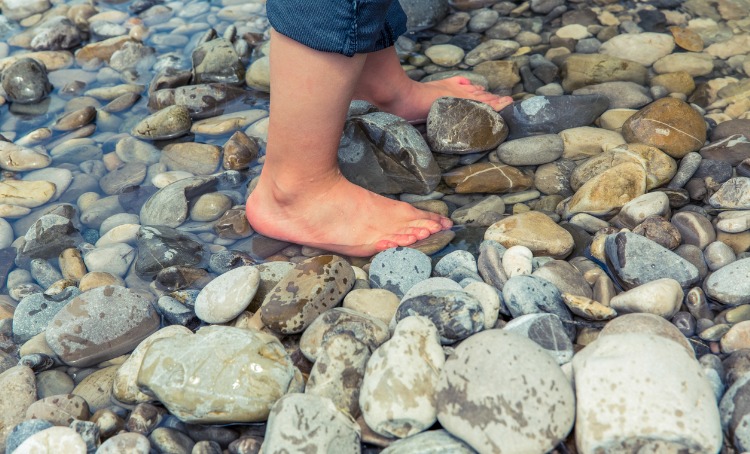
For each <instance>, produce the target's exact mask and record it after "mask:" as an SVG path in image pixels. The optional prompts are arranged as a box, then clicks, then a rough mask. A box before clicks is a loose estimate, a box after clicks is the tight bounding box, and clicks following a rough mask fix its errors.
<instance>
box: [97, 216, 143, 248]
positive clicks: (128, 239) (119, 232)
mask: <svg viewBox="0 0 750 454" xmlns="http://www.w3.org/2000/svg"><path fill="white" fill-rule="evenodd" d="M115 216H117V215H115ZM140 228H141V226H140V224H121V225H118V226H117V227H113V228H111V229H109V230H107V232H106V233H105V234H103V235H101V236H100V237H99V239H98V240H97V241H96V247H101V246H108V245H112V244H116V243H127V244H130V245H133V246H135V245H136V237H137V235H138V231H139V230H140ZM100 230H101V228H100Z"/></svg>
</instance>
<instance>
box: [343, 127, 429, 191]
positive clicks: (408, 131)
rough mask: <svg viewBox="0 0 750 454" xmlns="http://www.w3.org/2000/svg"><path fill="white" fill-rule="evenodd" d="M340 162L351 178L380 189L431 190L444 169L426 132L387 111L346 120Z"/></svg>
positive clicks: (372, 188) (348, 177)
mask: <svg viewBox="0 0 750 454" xmlns="http://www.w3.org/2000/svg"><path fill="white" fill-rule="evenodd" d="M338 162H339V166H340V168H341V172H342V174H343V175H344V176H345V177H346V178H347V179H349V180H350V181H352V182H353V183H355V184H358V185H360V186H363V187H365V188H367V189H369V190H371V191H374V192H377V193H386V194H398V193H402V192H408V193H412V194H429V193H430V192H432V191H433V190H434V189H435V187H436V186H437V184H438V182H439V181H440V169H439V167H438V165H437V163H436V162H435V159H434V157H433V156H432V152H431V151H430V148H429V146H428V145H427V142H425V140H424V139H423V138H422V135H421V134H419V132H418V131H417V130H416V129H415V128H414V127H413V126H412V125H410V124H409V123H408V122H407V121H405V120H403V119H401V118H399V117H396V116H395V115H391V114H387V113H384V112H373V113H368V114H365V115H357V116H354V117H352V118H351V119H349V120H348V121H347V122H346V124H345V126H344V134H343V136H342V138H341V142H340V144H339V149H338Z"/></svg>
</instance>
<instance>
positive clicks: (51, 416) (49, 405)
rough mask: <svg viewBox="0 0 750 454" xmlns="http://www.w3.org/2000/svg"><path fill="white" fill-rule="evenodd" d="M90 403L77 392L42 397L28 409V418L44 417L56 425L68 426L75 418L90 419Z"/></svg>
mask: <svg viewBox="0 0 750 454" xmlns="http://www.w3.org/2000/svg"><path fill="white" fill-rule="evenodd" d="M89 415H90V412H89V405H88V404H87V403H86V400H85V399H84V398H83V397H81V396H77V395H75V394H58V395H57V396H49V397H45V398H44V399H40V400H38V401H36V402H34V403H33V404H31V405H30V406H29V408H28V409H27V410H26V419H43V420H46V421H49V422H51V423H52V424H54V425H56V426H67V425H69V424H70V423H72V422H73V421H74V420H76V419H78V420H82V421H86V420H87V419H89Z"/></svg>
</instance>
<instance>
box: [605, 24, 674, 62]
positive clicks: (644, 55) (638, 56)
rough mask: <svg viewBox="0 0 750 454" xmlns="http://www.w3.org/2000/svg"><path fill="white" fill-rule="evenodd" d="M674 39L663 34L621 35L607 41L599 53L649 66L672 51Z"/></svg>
mask: <svg viewBox="0 0 750 454" xmlns="http://www.w3.org/2000/svg"><path fill="white" fill-rule="evenodd" d="M674 46H675V41H674V38H673V37H671V36H669V35H666V34H664V33H648V32H646V33H638V34H622V35H617V36H615V37H614V38H612V39H610V40H608V41H607V42H605V43H604V44H602V47H600V48H599V53H602V54H607V55H612V56H614V57H618V58H622V59H624V60H630V61H634V62H636V63H640V64H641V65H643V66H651V65H653V64H654V62H656V61H657V60H658V59H660V58H662V57H664V56H666V55H669V54H671V53H672V50H674Z"/></svg>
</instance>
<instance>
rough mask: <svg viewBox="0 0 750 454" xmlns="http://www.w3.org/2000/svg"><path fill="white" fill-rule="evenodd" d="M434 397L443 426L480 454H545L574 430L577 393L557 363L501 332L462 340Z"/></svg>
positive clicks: (527, 342) (529, 344) (531, 344)
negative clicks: (506, 452) (505, 453)
mask: <svg viewBox="0 0 750 454" xmlns="http://www.w3.org/2000/svg"><path fill="white" fill-rule="evenodd" d="M532 396H533V397H532ZM436 397H437V408H438V420H439V421H440V424H441V425H442V426H443V428H444V429H446V430H447V431H449V432H450V433H451V434H453V435H454V436H456V437H458V438H461V439H462V440H463V441H465V442H466V443H468V444H469V445H471V447H472V448H474V449H476V450H477V451H479V452H500V451H501V450H503V448H502V447H503V446H509V447H510V446H512V447H513V452H546V451H549V450H551V449H552V448H553V447H554V446H556V445H557V444H558V443H559V442H560V441H561V440H563V439H564V438H565V437H566V436H567V434H568V432H569V431H570V430H571V429H572V427H573V417H574V413H575V403H574V397H573V390H572V389H571V386H570V383H569V382H568V380H567V379H566V378H565V375H564V374H563V372H562V370H561V369H560V368H559V366H558V365H557V363H556V362H555V360H554V359H553V358H552V357H551V356H550V355H548V354H547V353H546V352H544V350H543V349H542V348H540V347H539V346H538V345H537V344H535V343H534V342H532V341H530V340H528V339H525V338H523V337H521V336H519V335H517V334H513V333H509V332H506V331H503V330H489V331H484V332H482V333H479V334H476V335H474V336H472V337H471V338H469V339H467V340H465V341H464V342H462V343H461V345H459V346H458V347H457V348H456V351H455V353H454V355H452V356H451V357H449V358H448V360H447V361H446V364H445V367H444V368H443V371H442V372H441V374H440V381H439V384H438V388H437V390H436Z"/></svg>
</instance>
